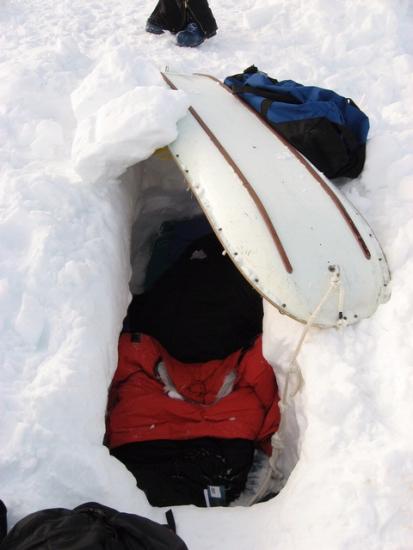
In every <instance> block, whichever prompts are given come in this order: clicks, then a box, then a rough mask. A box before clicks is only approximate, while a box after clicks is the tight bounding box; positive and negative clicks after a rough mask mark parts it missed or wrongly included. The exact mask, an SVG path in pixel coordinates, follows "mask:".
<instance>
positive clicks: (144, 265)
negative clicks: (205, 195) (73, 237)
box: [107, 148, 279, 506]
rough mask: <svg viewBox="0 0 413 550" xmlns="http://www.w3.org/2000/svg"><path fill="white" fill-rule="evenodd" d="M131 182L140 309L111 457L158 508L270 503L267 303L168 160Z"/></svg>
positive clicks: (122, 378) (120, 381)
mask: <svg viewBox="0 0 413 550" xmlns="http://www.w3.org/2000/svg"><path fill="white" fill-rule="evenodd" d="M124 177H125V178H127V179H128V180H132V181H131V182H130V183H131V185H132V188H133V189H134V193H136V208H135V216H134V222H133V225H132V235H131V266H132V275H131V279H130V290H131V293H132V295H133V299H132V302H131V304H130V306H129V309H128V312H127V314H126V316H125V320H124V325H123V331H122V334H121V338H120V346H119V363H118V369H117V371H116V374H115V377H114V380H113V382H112V387H111V392H110V396H109V406H108V419H109V420H108V432H107V442H108V446H109V447H110V449H111V453H112V454H113V455H114V456H115V457H116V458H118V459H119V460H120V461H121V462H123V463H124V464H125V466H126V467H127V468H128V469H129V470H130V471H131V472H132V474H133V475H134V476H135V478H136V480H137V485H138V487H139V488H141V489H142V490H143V491H144V492H145V494H146V496H147V498H148V501H149V503H150V504H152V505H154V506H171V505H179V504H195V505H197V506H227V505H230V506H234V505H241V506H246V505H251V504H253V503H255V502H262V501H264V500H268V499H269V498H272V497H273V496H275V494H276V493H277V487H276V485H275V483H276V482H275V481H273V480H272V476H271V468H270V464H269V455H270V454H271V443H270V438H271V435H272V433H274V431H276V429H277V427H278V423H279V411H278V395H277V387H276V381H275V376H274V373H273V370H272V368H271V367H270V366H269V365H268V363H266V361H265V360H264V359H263V357H262V345H261V332H262V318H263V306H262V298H261V296H259V294H258V293H257V292H256V290H255V289H253V288H252V286H251V285H250V284H249V283H248V282H247V281H246V280H245V279H244V277H243V276H242V275H241V274H240V272H239V271H238V270H237V268H236V267H235V266H234V264H233V263H232V261H231V260H230V259H229V257H228V256H227V255H226V254H225V253H224V250H223V247H222V245H221V243H220V242H219V240H218V239H217V237H216V236H215V234H214V232H213V230H212V228H211V226H210V224H209V222H208V220H207V218H206V216H205V215H204V213H203V212H202V209H201V207H200V206H199V204H198V202H197V200H196V199H195V197H194V196H193V195H192V193H191V191H190V190H189V189H188V185H187V183H186V181H185V178H184V176H183V174H182V173H181V171H180V170H179V168H178V167H177V165H176V163H175V162H174V160H173V158H172V156H171V154H170V152H169V149H167V148H165V149H161V150H158V151H157V152H155V154H154V155H152V157H150V158H149V159H147V160H145V161H143V162H141V163H139V164H137V165H135V166H133V167H131V168H129V169H128V171H127V173H126V174H125V175H124ZM136 364H139V369H136ZM113 403H114V405H113Z"/></svg>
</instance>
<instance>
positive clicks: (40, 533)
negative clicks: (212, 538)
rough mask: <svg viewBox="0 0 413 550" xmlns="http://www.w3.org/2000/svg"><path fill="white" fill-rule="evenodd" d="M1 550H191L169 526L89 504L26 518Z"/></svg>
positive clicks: (51, 510) (10, 533) (6, 538)
mask: <svg viewBox="0 0 413 550" xmlns="http://www.w3.org/2000/svg"><path fill="white" fill-rule="evenodd" d="M0 503H1V501H0ZM0 509H1V507H0ZM3 510H4V512H5V508H4V507H3ZM3 517H4V518H5V514H4V515H3ZM3 528H4V521H3ZM0 550H188V549H187V546H186V545H185V543H184V542H183V541H182V540H181V539H180V538H179V537H178V536H177V535H175V533H174V532H173V530H171V529H168V527H166V526H163V525H160V524H159V523H155V522H154V521H151V520H149V519H146V518H143V517H141V516H137V515H135V514H125V513H121V512H118V511H117V510H114V509H113V508H108V507H107V506H103V505H102V504H97V503H96V502H88V503H85V504H81V505H80V506H77V507H76V508H74V510H67V509H65V508H50V509H48V510H40V511H39V512H34V513H33V514H30V515H28V516H26V517H25V518H23V519H22V520H20V521H19V522H18V523H17V524H16V525H15V526H14V527H13V529H11V531H10V532H9V534H8V535H7V536H6V537H5V538H4V540H3V542H0Z"/></svg>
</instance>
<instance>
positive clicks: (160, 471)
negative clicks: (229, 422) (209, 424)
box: [110, 437, 254, 507]
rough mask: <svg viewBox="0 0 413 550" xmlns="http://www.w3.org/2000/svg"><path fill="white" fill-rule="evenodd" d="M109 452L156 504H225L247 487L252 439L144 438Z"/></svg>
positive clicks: (252, 446)
mask: <svg viewBox="0 0 413 550" xmlns="http://www.w3.org/2000/svg"><path fill="white" fill-rule="evenodd" d="M110 452H111V454H112V455H113V456H115V457H116V458H117V459H118V460H120V461H121V462H123V464H124V465H125V466H126V467H127V468H128V470H129V471H130V472H131V473H132V474H133V475H134V476H135V478H136V483H137V485H138V487H139V488H140V489H142V490H143V491H144V492H145V494H146V496H147V498H148V501H149V503H150V504H152V506H176V505H181V504H195V505H196V506H207V507H209V506H227V505H228V504H229V503H230V502H232V501H233V500H234V499H236V498H238V497H239V495H240V493H241V492H242V491H243V490H244V487H245V483H246V481H247V477H248V472H249V470H250V468H251V465H252V461H253V456H254V442H253V441H249V440H246V439H220V438H213V437H200V438H196V439H188V440H183V441H165V440H158V441H140V442H134V443H127V444H126V445H122V446H120V447H115V448H114V449H112V450H111V451H110Z"/></svg>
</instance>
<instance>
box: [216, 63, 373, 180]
mask: <svg viewBox="0 0 413 550" xmlns="http://www.w3.org/2000/svg"><path fill="white" fill-rule="evenodd" d="M224 84H225V85H226V86H228V87H229V88H230V89H231V90H232V92H233V93H235V94H237V95H239V96H240V97H241V98H242V99H243V100H244V101H245V102H246V103H248V104H249V105H250V106H251V107H252V108H253V109H255V111H257V113H259V114H260V115H261V116H262V117H263V118H264V119H265V120H266V121H267V122H268V123H269V124H270V125H271V126H272V127H273V128H274V129H275V130H276V131H277V132H278V133H279V134H281V136H282V137H284V139H286V140H287V141H288V142H289V143H291V145H293V146H294V147H295V148H296V149H297V150H298V151H300V153H301V154H302V155H304V156H305V157H306V158H307V159H308V160H309V161H310V162H311V163H312V164H314V166H315V167H316V168H317V169H318V170H320V172H323V174H325V175H326V176H327V177H328V178H331V179H334V178H339V177H347V178H356V177H358V176H359V175H360V173H361V171H362V169H363V166H364V162H365V158H366V141H367V134H368V131H369V119H368V117H367V116H366V115H365V114H364V113H363V112H362V111H361V110H360V109H359V108H358V107H357V105H356V104H355V103H354V102H353V101H352V100H351V99H349V98H346V97H343V96H340V95H338V94H337V93H335V92H333V91H332V90H327V89H324V88H318V87H316V86H304V85H302V84H299V83H298V82H294V81H293V80H282V81H278V80H276V79H275V78H271V77H269V76H268V75H267V74H266V73H264V72H262V71H259V70H258V69H257V68H256V67H255V66H251V67H249V68H248V69H245V71H244V72H243V73H242V74H236V75H233V76H228V77H227V78H226V79H225V81H224Z"/></svg>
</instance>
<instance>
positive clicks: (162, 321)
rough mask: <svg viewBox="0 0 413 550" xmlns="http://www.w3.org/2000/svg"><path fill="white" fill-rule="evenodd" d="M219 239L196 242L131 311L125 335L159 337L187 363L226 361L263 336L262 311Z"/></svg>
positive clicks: (134, 302)
mask: <svg viewBox="0 0 413 550" xmlns="http://www.w3.org/2000/svg"><path fill="white" fill-rule="evenodd" d="M222 252H223V248H222V245H221V243H220V242H219V241H218V239H217V238H216V237H215V235H214V234H212V235H207V236H205V237H201V238H200V239H197V240H196V241H194V242H193V243H191V244H190V245H189V246H188V247H187V248H186V250H185V252H184V253H183V254H182V256H181V257H180V258H179V259H178V261H177V262H175V263H174V265H173V266H171V267H170V268H169V269H167V270H166V271H165V272H164V273H163V274H162V276H161V277H160V278H159V279H158V280H157V281H156V282H155V283H154V284H153V286H152V287H151V288H150V289H149V290H148V291H146V292H145V293H143V294H140V295H135V296H134V297H133V299H132V302H131V304H130V306H129V309H128V312H127V315H126V319H125V322H124V330H125V331H126V332H142V333H144V334H148V335H149V336H152V337H153V338H156V339H157V340H158V341H159V342H160V343H161V344H162V346H163V347H164V348H165V349H166V350H168V352H169V353H170V354H171V355H172V356H173V357H175V359H178V360H179V361H182V362H183V363H201V362H206V361H210V360H212V359H224V358H225V357H227V356H228V355H230V354H231V353H233V352H234V351H236V350H238V349H240V348H245V347H247V346H249V345H250V344H251V343H252V342H253V341H254V340H255V338H256V337H257V335H258V334H260V333H261V332H262V317H263V306H262V298H261V296H260V295H259V294H258V292H257V291H256V290H255V289H253V288H252V286H251V285H250V284H249V283H248V282H247V281H246V280H245V279H244V277H243V276H242V275H241V274H240V272H239V271H238V269H237V268H236V267H235V266H234V264H233V263H232V261H231V259H230V258H229V257H228V255H225V256H223V255H222Z"/></svg>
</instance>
